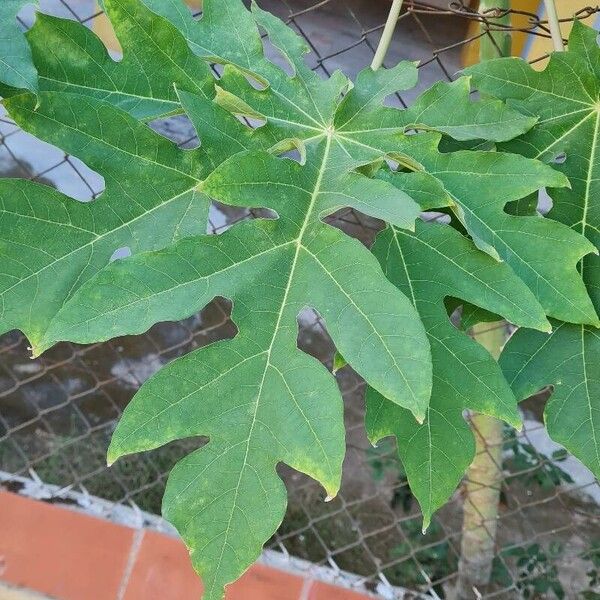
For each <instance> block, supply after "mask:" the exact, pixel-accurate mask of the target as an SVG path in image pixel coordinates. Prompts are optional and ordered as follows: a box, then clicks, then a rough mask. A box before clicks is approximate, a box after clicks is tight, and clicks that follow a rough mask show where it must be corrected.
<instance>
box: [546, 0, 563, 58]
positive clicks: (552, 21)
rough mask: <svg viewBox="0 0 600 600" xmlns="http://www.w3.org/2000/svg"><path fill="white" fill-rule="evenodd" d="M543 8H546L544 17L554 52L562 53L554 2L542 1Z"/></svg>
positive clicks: (560, 35) (552, 0)
mask: <svg viewBox="0 0 600 600" xmlns="http://www.w3.org/2000/svg"><path fill="white" fill-rule="evenodd" d="M544 6H545V7H546V15H547V16H548V25H549V27H550V35H551V36H552V44H553V45H554V50H556V52H564V51H565V44H564V42H563V37H562V33H561V31H560V22H559V20H558V15H557V14H556V4H554V0H544Z"/></svg>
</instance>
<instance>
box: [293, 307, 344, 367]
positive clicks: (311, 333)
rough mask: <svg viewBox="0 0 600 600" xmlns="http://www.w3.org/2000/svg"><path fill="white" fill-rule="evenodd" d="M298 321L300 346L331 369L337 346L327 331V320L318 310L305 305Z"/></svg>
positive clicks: (298, 341)
mask: <svg viewBox="0 0 600 600" xmlns="http://www.w3.org/2000/svg"><path fill="white" fill-rule="evenodd" d="M297 322H298V338H297V346H298V348H299V349H300V350H302V351H303V352H306V354H309V355H310V356H312V357H314V358H316V359H317V360H318V361H320V362H322V363H323V364H324V365H326V366H327V367H328V368H329V369H331V368H332V367H333V357H334V354H335V346H334V344H333V341H332V340H331V338H330V337H329V334H328V333H327V329H326V327H325V321H324V320H323V319H322V318H321V315H319V313H318V312H317V311H316V310H314V309H312V308H308V307H305V308H304V309H303V310H301V311H300V313H299V315H298V318H297Z"/></svg>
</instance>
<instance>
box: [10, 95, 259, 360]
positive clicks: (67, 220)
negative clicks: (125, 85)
mask: <svg viewBox="0 0 600 600" xmlns="http://www.w3.org/2000/svg"><path fill="white" fill-rule="evenodd" d="M184 96H185V98H184ZM182 99H184V101H185V103H186V105H187V107H188V110H189V113H190V115H193V118H196V119H198V122H199V123H202V122H207V121H210V120H211V119H212V118H213V117H217V118H218V117H221V120H220V121H219V122H218V123H219V124H220V127H219V129H220V132H219V134H220V135H222V132H223V131H225V130H229V132H230V133H231V132H235V131H236V130H239V131H240V135H239V136H238V137H236V138H235V140H236V141H235V143H233V142H229V143H228V144H227V145H224V144H221V145H220V146H218V147H214V146H211V145H210V144H208V145H206V146H202V147H201V148H198V149H196V150H192V151H184V150H180V149H179V148H177V147H176V146H175V145H174V144H172V143H171V142H170V141H168V140H166V139H164V138H163V137H161V136H159V135H158V134H156V133H154V132H153V131H152V130H150V129H149V128H148V127H147V126H146V125H144V124H141V123H140V122H138V121H137V120H135V119H134V118H133V117H131V116H130V115H128V114H127V113H125V112H123V111H121V110H119V109H116V108H114V107H112V106H111V105H109V104H106V103H105V102H102V101H99V100H97V99H94V98H85V97H82V96H79V95H74V94H65V93H59V92H41V93H40V94H39V95H38V96H37V97H35V96H33V95H31V94H20V95H17V96H14V97H12V98H10V99H7V100H5V101H4V104H5V106H6V107H7V109H8V110H9V111H10V114H11V116H12V117H13V118H14V119H15V121H16V122H17V123H18V124H20V125H21V126H22V127H23V128H24V129H26V130H27V131H29V132H31V133H34V134H36V135H37V136H38V137H40V138H42V139H44V140H46V141H48V142H51V143H56V144H57V145H60V146H61V147H62V149H63V150H65V151H67V152H69V153H71V154H74V155H75V156H78V157H79V158H81V159H82V160H84V161H85V162H86V163H87V164H88V165H89V166H90V167H91V168H93V169H96V170H97V171H99V172H100V174H101V175H102V176H103V177H104V179H105V183H106V189H105V191H104V192H103V193H102V195H101V196H100V198H99V199H97V200H95V201H93V202H90V203H80V202H76V201H74V200H71V199H70V198H67V197H65V196H63V195H62V194H60V193H59V192H57V191H55V190H52V189H51V188H48V187H46V186H42V185H40V184H36V183H32V182H28V181H23V180H11V179H2V180H0V214H1V215H2V216H1V221H0V222H1V224H0V256H1V262H2V275H1V279H0V282H1V284H0V299H1V302H0V307H1V310H0V331H1V332H6V331H10V330H11V329H20V330H21V331H23V332H24V333H25V334H26V335H27V337H28V338H29V340H30V342H31V344H32V346H33V349H34V355H37V354H38V353H39V352H40V351H41V348H40V346H39V344H40V342H41V339H42V337H43V334H44V331H45V330H46V328H47V327H48V324H49V323H50V321H51V320H52V318H53V317H54V315H55V314H56V312H57V311H58V310H59V309H60V308H61V307H62V305H63V304H64V303H65V302H66V300H67V299H68V297H69V296H70V295H71V294H72V293H73V292H74V291H75V290H76V288H77V287H78V286H79V285H81V283H83V282H84V281H86V280H87V279H88V278H89V277H91V276H92V275H94V274H95V273H96V272H97V271H98V270H99V269H101V268H102V267H104V266H106V265H107V264H108V263H109V262H110V259H111V257H112V255H113V253H114V252H115V251H116V250H117V249H119V248H124V247H127V248H129V249H130V250H131V252H132V253H135V252H140V251H147V250H155V249H158V248H162V247H165V246H167V245H169V244H171V243H172V242H173V241H175V240H176V239H179V238H181V237H185V236H189V235H194V234H199V233H205V231H206V224H207V215H208V207H209V204H210V200H209V199H208V197H207V196H206V195H204V194H202V193H201V192H199V191H198V190H197V189H196V188H197V186H198V184H199V183H200V181H201V180H202V179H204V178H205V177H206V175H207V174H208V172H210V171H211V170H212V168H213V167H214V166H215V164H217V163H219V162H222V160H224V159H225V158H227V156H228V155H229V153H234V152H235V151H240V150H244V149H245V145H244V144H245V143H247V141H248V140H247V136H246V137H244V136H245V133H246V129H247V128H246V127H245V126H243V125H242V124H241V123H239V122H238V121H237V120H235V119H234V118H232V117H231V116H230V115H229V114H228V113H226V111H223V110H222V109H219V107H217V106H215V105H214V104H213V103H212V102H209V101H206V100H205V99H203V98H201V97H199V96H192V95H190V94H187V95H184V94H183V92H182ZM214 127H215V124H214V123H213V125H212V126H211V127H210V128H208V127H207V128H206V131H207V132H208V134H207V136H206V139H209V140H210V139H211V136H212V135H215V130H214Z"/></svg>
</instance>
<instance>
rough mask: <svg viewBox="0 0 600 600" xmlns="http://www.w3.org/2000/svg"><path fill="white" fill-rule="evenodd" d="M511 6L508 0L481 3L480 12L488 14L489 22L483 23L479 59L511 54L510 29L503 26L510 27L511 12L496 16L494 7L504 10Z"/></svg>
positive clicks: (482, 0) (487, 0) (486, 0)
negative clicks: (503, 29) (493, 27)
mask: <svg viewBox="0 0 600 600" xmlns="http://www.w3.org/2000/svg"><path fill="white" fill-rule="evenodd" d="M509 7H510V2H509V1H508V0H481V2H480V3H479V13H480V14H482V15H484V16H486V19H487V22H488V24H486V23H482V26H481V28H482V33H485V34H486V35H483V36H481V38H480V40H481V42H480V44H481V45H480V48H479V60H480V61H484V60H490V59H492V58H498V57H501V56H510V54H511V46H512V37H511V34H510V31H509V30H508V29H507V30H506V31H502V30H501V28H502V27H507V28H508V27H510V14H509V13H506V14H505V15H504V16H501V17H497V18H494V17H493V16H492V15H494V12H493V11H494V9H499V10H500V11H501V12H504V11H505V10H506V9H508V8H509ZM490 25H491V26H498V27H499V28H500V29H497V30H496V29H490V28H489V26H490Z"/></svg>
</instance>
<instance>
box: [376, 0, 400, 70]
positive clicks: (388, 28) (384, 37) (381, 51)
mask: <svg viewBox="0 0 600 600" xmlns="http://www.w3.org/2000/svg"><path fill="white" fill-rule="evenodd" d="M402 3H403V0H394V1H393V3H392V8H390V13H389V14H388V18H387V21H386V23H385V27H384V28H383V33H382V34H381V39H380V40H379V45H378V46H377V50H375V56H374V57H373V62H372V63H371V69H373V71H377V69H379V67H381V65H382V64H383V61H384V59H385V55H386V54H387V51H388V49H389V47H390V44H391V42H392V37H393V36H394V30H395V29H396V23H397V22H398V17H400V10H401V9H402Z"/></svg>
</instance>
